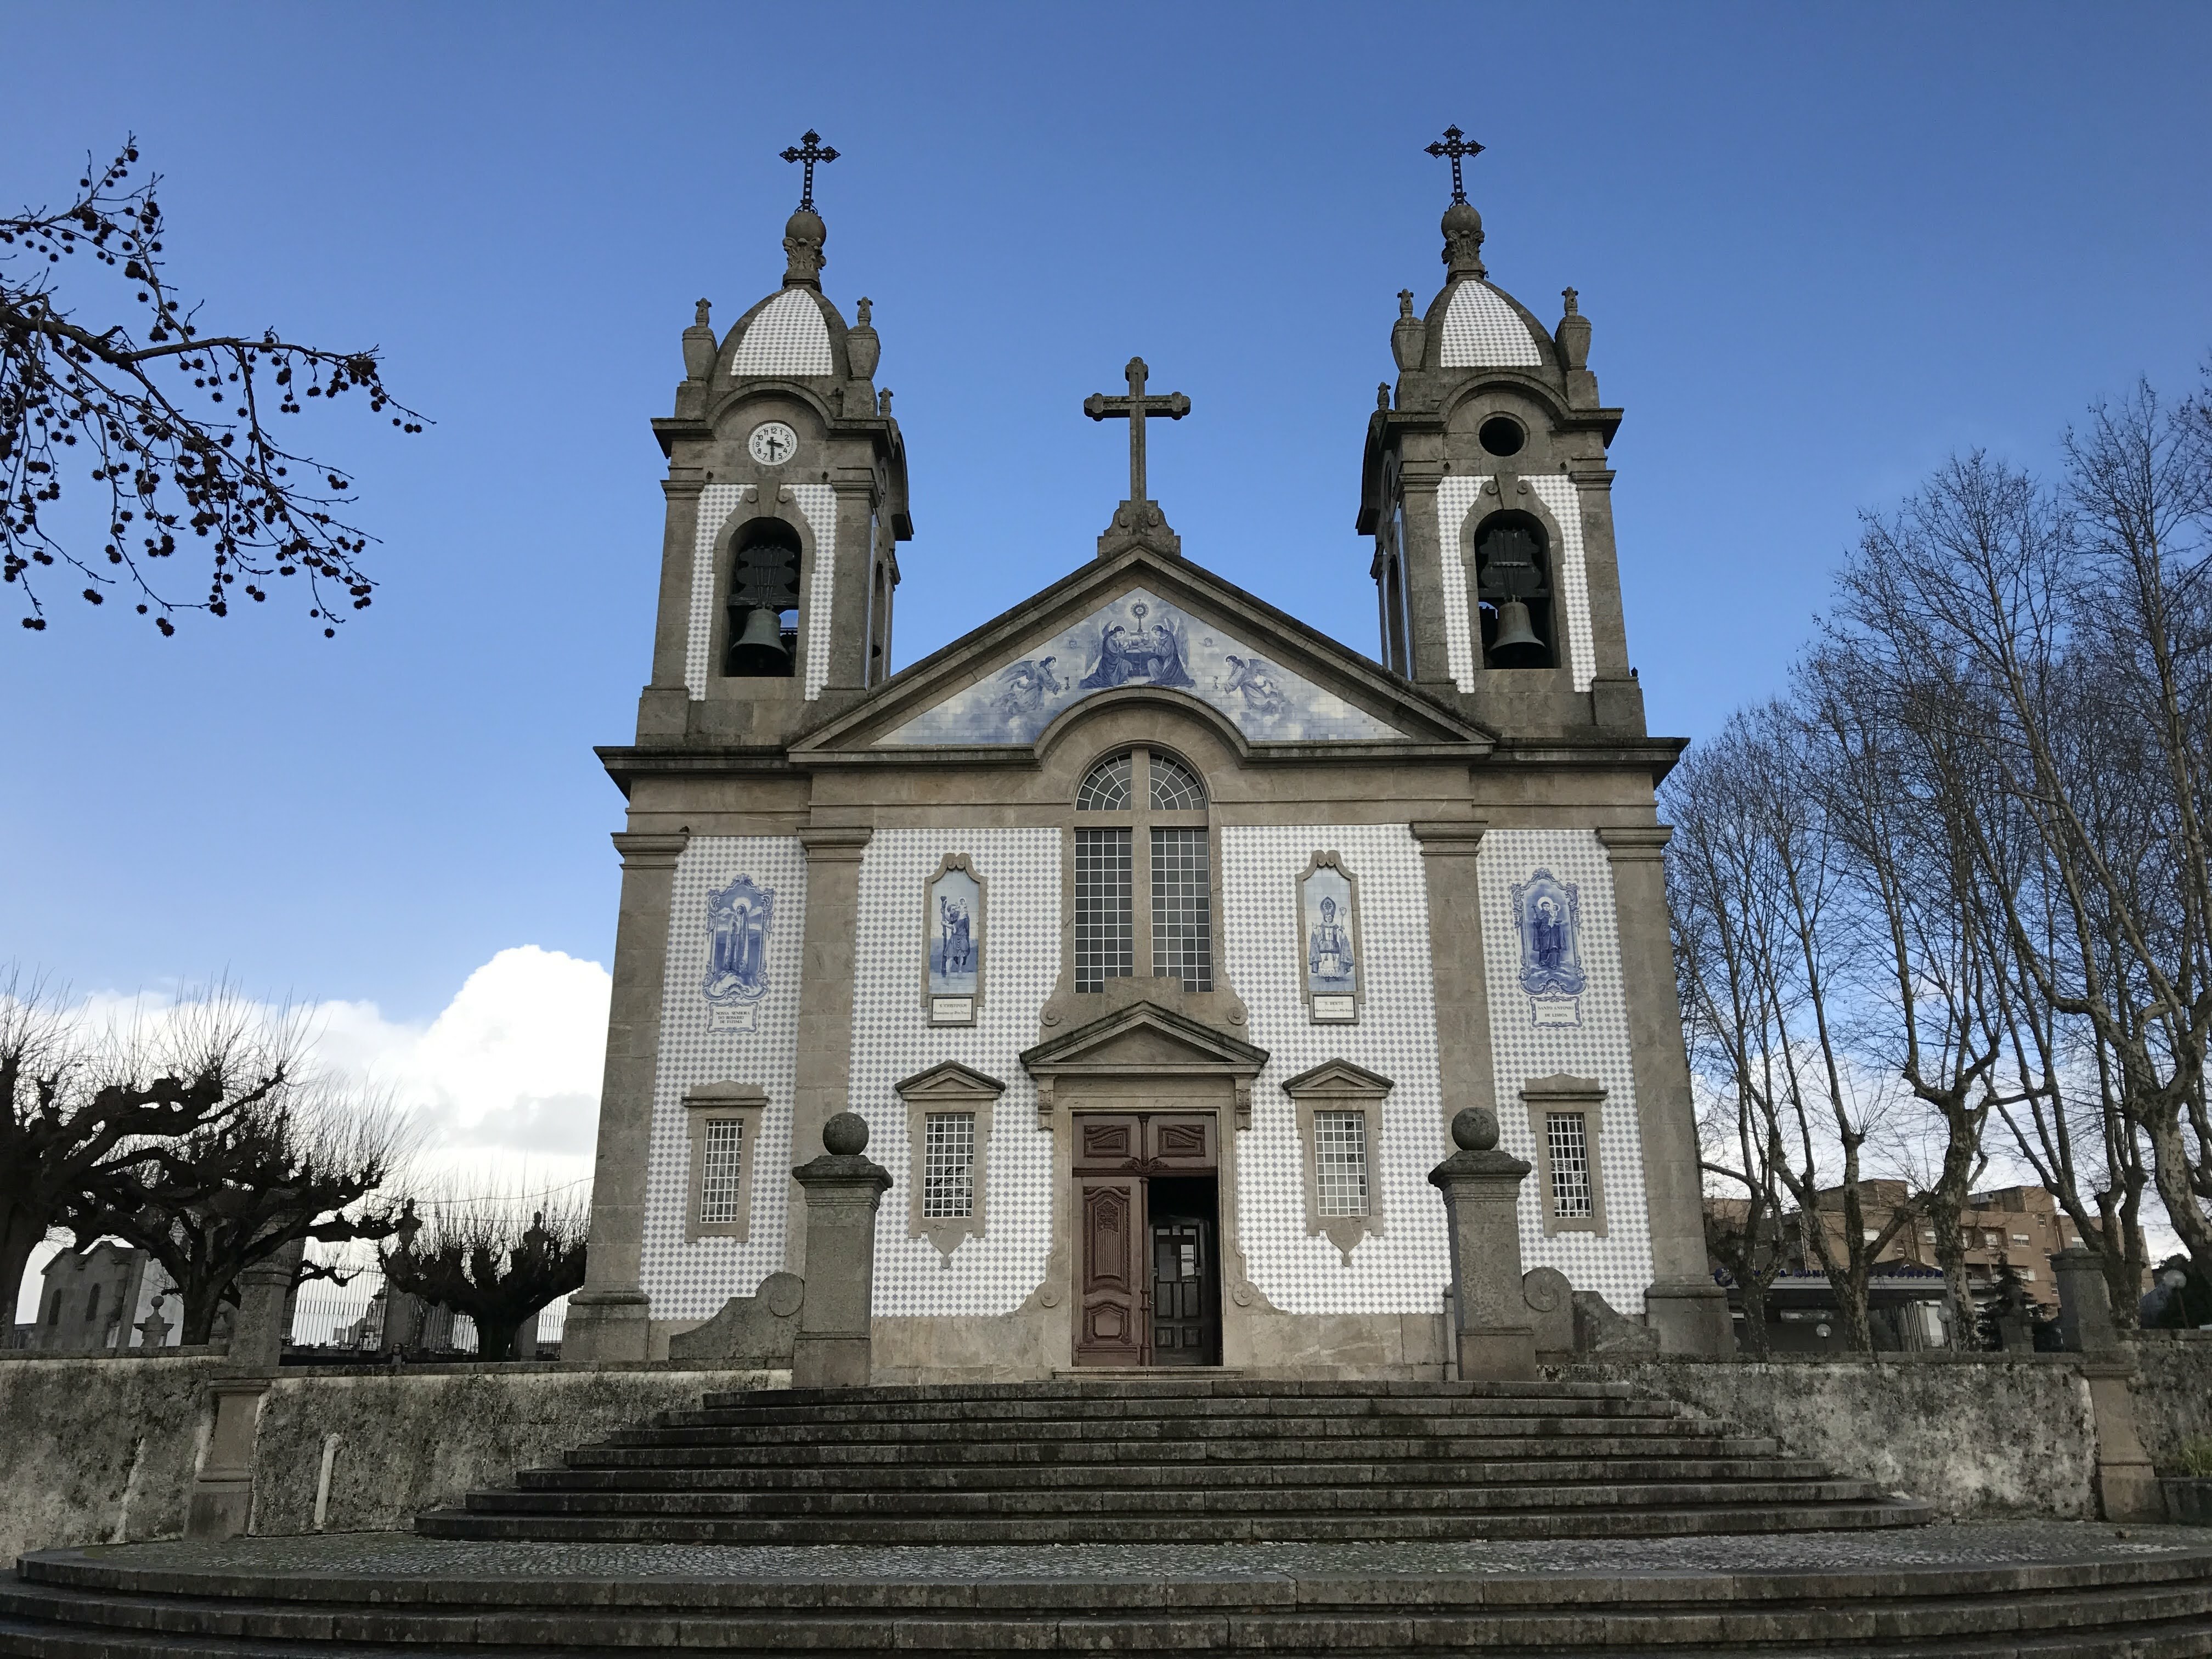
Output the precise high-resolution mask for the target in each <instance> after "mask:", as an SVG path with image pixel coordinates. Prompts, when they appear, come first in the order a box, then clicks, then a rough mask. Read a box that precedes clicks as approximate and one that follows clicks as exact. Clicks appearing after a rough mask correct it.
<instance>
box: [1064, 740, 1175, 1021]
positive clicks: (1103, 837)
mask: <svg viewBox="0 0 2212 1659" xmlns="http://www.w3.org/2000/svg"><path fill="white" fill-rule="evenodd" d="M1125 764H1126V761H1125ZM1094 776H1095V774H1094ZM1123 787H1124V790H1125V791H1126V789H1127V779H1126V777H1125V778H1124V781H1123ZM1130 869H1131V860H1130V851H1129V832H1128V831H1127V829H1079V830H1077V831H1076V832H1075V988H1076V989H1077V990H1079V991H1103V990H1104V989H1105V988H1106V981H1108V980H1109V979H1127V977H1128V976H1129V975H1132V974H1133V973H1135V972H1136V970H1137V969H1136V948H1137V947H1136V929H1135V925H1134V917H1133V906H1132V902H1131V901H1132V886H1131V882H1132V878H1131V875H1130ZM1154 880H1155V883H1157V881H1158V877H1157V876H1155V878H1154Z"/></svg>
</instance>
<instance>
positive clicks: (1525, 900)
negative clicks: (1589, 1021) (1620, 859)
mask: <svg viewBox="0 0 2212 1659" xmlns="http://www.w3.org/2000/svg"><path fill="white" fill-rule="evenodd" d="M1513 923H1514V926H1515V927H1516V929H1517V930H1518V932H1519V933H1520V936H1521V988H1522V990H1523V991H1524V992H1526V993H1527V994H1528V1018H1529V1023H1530V1024H1535V1025H1579V1024H1582V1005H1581V1002H1580V998H1581V996H1582V994H1583V987H1584V986H1585V985H1586V984H1587V983H1588V976H1587V975H1584V973H1583V956H1582V891H1581V889H1579V888H1578V887H1577V886H1576V885H1575V884H1574V883H1573V882H1571V881H1561V880H1559V878H1557V877H1556V876H1554V875H1553V873H1552V872H1550V871H1549V870H1538V871H1536V872H1534V873H1533V874H1532V875H1530V876H1529V878H1528V880H1526V881H1524V882H1521V883H1519V884H1516V886H1515V887H1514V889H1513Z"/></svg>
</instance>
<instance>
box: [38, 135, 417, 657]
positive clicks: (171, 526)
mask: <svg viewBox="0 0 2212 1659" xmlns="http://www.w3.org/2000/svg"><path fill="white" fill-rule="evenodd" d="M137 160H138V149H137V142H136V140H135V139H133V140H126V141H125V144H124V146H123V148H122V149H121V150H120V151H119V152H118V154H117V155H116V157H115V159H114V160H113V161H110V162H109V163H108V164H107V165H106V167H90V166H88V167H87V168H86V171H85V174H84V176H83V177H82V178H81V179H78V180H77V185H76V191H75V193H74V194H73V195H72V196H71V197H70V200H69V201H68V203H67V204H65V205H64V206H62V207H61V208H58V209H48V208H44V207H40V208H28V207H27V208H25V209H23V210H21V212H20V213H17V214H15V215H14V216H0V580H3V581H4V582H5V583H6V584H7V586H9V589H11V590H12V593H13V594H14V595H20V596H21V597H20V599H19V600H18V606H19V609H20V611H21V623H22V625H23V626H24V627H25V628H27V629H33V630H34V631H35V630H39V629H44V628H45V627H46V622H47V602H48V599H50V598H51V597H52V593H53V592H58V591H62V590H63V589H64V588H65V587H66V586H69V585H70V584H72V583H74V582H76V581H78V580H82V583H83V586H82V590H81V593H82V598H83V599H85V600H86V601H88V603H90V604H93V605H101V604H104V603H106V600H108V599H111V598H118V599H125V600H127V601H130V602H132V603H134V604H135V605H136V606H137V613H138V614H139V615H140V616H143V617H150V618H151V619H152V622H153V624H154V626H155V628H157V629H160V630H161V632H162V633H163V634H165V635H169V634H173V633H175V632H176V619H177V618H178V617H179V615H180V614H181V613H184V612H187V611H202V612H204V613H206V614H207V615H210V616H215V617H222V616H228V614H229V611H230V607H231V605H232V604H233V602H234V599H235V598H236V596H237V595H238V594H240V593H243V594H245V595H246V597H247V598H248V599H252V600H254V601H255V602H256V603H259V602H262V601H264V600H266V599H268V597H269V591H270V583H271V580H272V579H274V578H277V577H304V578H305V580H306V582H307V589H308V594H307V597H308V598H309V599H310V600H311V605H310V606H309V609H308V615H309V617H311V618H313V621H314V622H315V623H318V624H319V625H320V626H321V628H322V629H323V632H324V634H325V636H326V637H327V636H330V635H335V634H336V632H337V625H338V623H340V622H342V621H343V619H344V618H345V617H346V615H347V614H348V613H349V612H350V611H362V610H366V609H367V608H368V605H369V603H370V601H371V599H372V598H373V596H374V592H375V588H376V583H375V582H374V580H373V579H372V578H371V577H370V576H369V575H368V572H367V570H366V568H364V565H363V560H364V559H365V557H366V556H367V555H368V548H369V544H370V539H371V538H369V537H368V535H367V534H366V532H362V530H360V529H358V528H356V526H352V525H351V524H349V523H348V522H346V521H345V520H344V519H343V518H342V517H341V516H340V515H341V513H343V511H344V510H345V509H346V508H348V507H350V506H351V504H352V502H353V501H354V495H353V494H352V490H353V485H352V483H350V481H349V478H348V477H347V475H346V473H345V471H343V470H341V469H337V468H334V467H332V466H330V465H326V464H325V463H324V462H321V461H319V460H317V459H313V457H311V456H309V455H307V454H306V453H302V452H301V451H300V450H298V449H295V448H292V447H288V445H287V444H286V443H285V442H283V441H279V439H278V437H277V435H276V430H275V428H276V422H277V417H279V416H296V415H299V414H301V413H302V412H303V411H304V410H306V409H307V407H308V405H309V404H311V403H312V404H321V403H326V402H328V401H329V400H331V399H333V398H339V397H342V396H344V395H346V394H348V393H358V394H359V395H360V396H362V397H363V398H367V399H368V406H369V408H370V409H371V410H374V411H375V412H377V413H379V414H384V415H387V416H389V418H390V419H391V422H392V425H393V426H394V427H395V428H398V429H399V430H400V431H402V432H405V433H417V432H420V431H422V427H423V421H422V416H419V415H417V414H416V413H415V411H414V410H410V409H408V408H407V407H406V406H405V405H404V404H400V403H399V402H398V401H397V400H396V399H394V398H392V395H391V393H390V392H387V391H386V389H385V386H384V380H383V372H382V368H381V366H380V362H379V358H378V354H377V352H376V350H375V349H374V348H373V347H371V348H365V349H356V350H332V349H327V348H325V347H321V346H313V345H307V344H305V343H301V342H299V341H296V340H292V339H289V338H287V337H284V336H283V335H281V334H279V333H278V332H277V331H276V330H275V329H273V328H270V329H266V330H264V331H263V332H261V333H260V334H258V335H253V334H215V333H210V332H209V331H206V330H205V329H204V328H203V326H202V325H201V324H200V322H199V320H198V319H199V307H198V306H197V305H196V304H193V305H188V304H186V303H185V301H183V300H181V299H180V298H179V296H178V295H177V294H176V292H175V291H174V290H173V289H172V288H171V287H170V285H169V283H168V281H167V277H166V276H165V275H164V274H163V270H162V261H161V252H162V239H163V236H164V234H166V233H165V228H164V222H163V219H162V216H161V203H160V199H159V196H158V194H157V192H158V190H159V187H160V184H161V179H160V178H159V176H158V175H152V176H149V177H148V178H147V179H145V181H144V182H143V183H141V184H137V185H131V184H130V183H129V182H128V181H129V179H130V176H131V167H133V166H135V165H136V164H137ZM100 276H106V277H107V278H109V279H110V280H109V282H108V283H107V284H106V291H104V292H103V291H101V290H100V289H99V288H98V287H97V285H96V279H98V278H99V277H100ZM87 279H94V280H92V281H88V280H87ZM65 289H66V290H67V293H66V294H65V292H64V290H65ZM94 295H97V301H98V304H99V306H100V308H99V309H98V310H97V311H96V312H95V311H94V309H92V307H94V305H95V300H94ZM111 317H119V318H120V319H121V320H116V321H110V320H109V319H110V318H111ZM76 477H82V478H83V479H84V480H86V481H88V483H90V484H91V485H92V486H93V488H94V491H95V492H96V493H95V495H94V498H93V501H92V503H91V505H90V507H89V509H88V510H81V509H79V508H77V507H76V505H75V503H74V501H73V502H72V506H71V507H70V509H69V510H68V513H67V514H65V512H64V507H62V505H61V503H62V501H63V489H64V483H65V482H67V481H70V480H72V479H73V478H76ZM103 511H104V512H105V515H106V517H105V521H104V524H103V522H102V520H101V518H100V514H101V513H102V512H103ZM180 559H181V560H182V561H183V562H185V564H186V565H188V566H189V567H190V568H191V574H189V575H184V574H182V573H177V574H173V572H174V571H175V566H174V564H173V562H175V561H179V560H180ZM203 578H204V580H205V584H206V585H205V587H204V589H201V588H199V586H198V584H199V583H200V581H201V580H203ZM186 584H189V585H190V586H189V587H188V586H186Z"/></svg>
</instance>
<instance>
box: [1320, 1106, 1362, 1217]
mask: <svg viewBox="0 0 2212 1659" xmlns="http://www.w3.org/2000/svg"><path fill="white" fill-rule="evenodd" d="M1314 1187H1315V1193H1316V1196H1317V1197H1318V1198H1319V1200H1320V1207H1321V1212H1322V1214H1323V1215H1325V1216H1328V1215H1365V1214H1366V1213H1367V1116H1366V1114H1364V1112H1316V1113H1315V1114H1314Z"/></svg>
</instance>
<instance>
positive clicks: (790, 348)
mask: <svg viewBox="0 0 2212 1659" xmlns="http://www.w3.org/2000/svg"><path fill="white" fill-rule="evenodd" d="M796 217H798V216H797V215H796V214H794V215H793V218H796ZM810 217H811V215H810ZM825 303H826V302H825V301H823V298H822V296H821V295H819V294H817V293H816V292H815V291H814V290H813V289H811V288H799V287H792V288H786V289H781V290H780V291H779V292H777V293H776V294H775V295H772V296H771V297H770V298H769V301H768V303H767V304H766V305H764V306H762V307H759V308H758V309H757V310H756V311H755V312H754V313H752V315H751V316H750V318H749V319H746V322H745V324H744V337H742V338H740V339H739V340H738V349H737V353H736V355H735V356H733V357H732V359H731V361H730V373H731V374H836V372H837V368H836V359H835V358H834V357H833V356H832V355H831V353H830V349H829V319H828V317H827V316H826V315H825V314H824V307H825Z"/></svg>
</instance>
